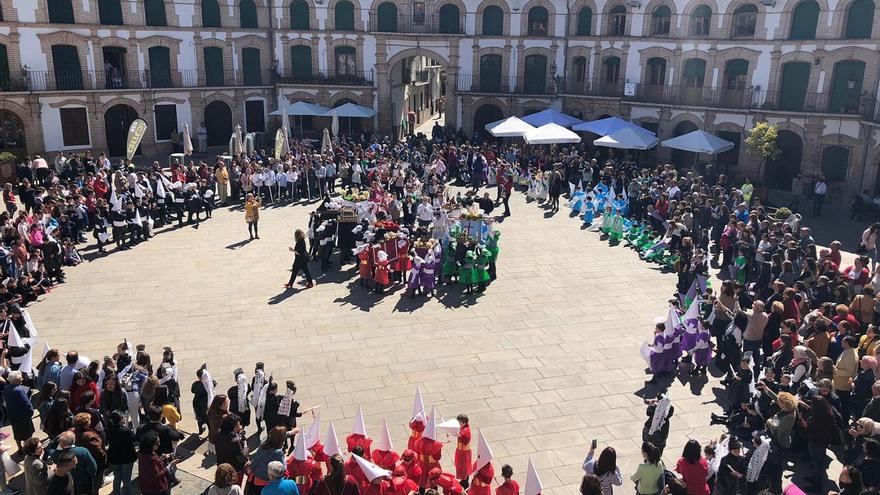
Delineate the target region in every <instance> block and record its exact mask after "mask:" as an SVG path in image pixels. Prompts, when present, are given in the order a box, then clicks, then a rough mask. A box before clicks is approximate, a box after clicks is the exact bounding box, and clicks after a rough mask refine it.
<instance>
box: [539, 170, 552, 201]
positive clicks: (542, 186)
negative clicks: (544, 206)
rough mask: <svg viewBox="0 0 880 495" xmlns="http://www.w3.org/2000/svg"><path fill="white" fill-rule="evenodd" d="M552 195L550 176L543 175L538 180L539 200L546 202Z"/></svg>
mask: <svg viewBox="0 0 880 495" xmlns="http://www.w3.org/2000/svg"><path fill="white" fill-rule="evenodd" d="M549 194H550V174H541V176H540V179H539V180H538V200H539V201H546V200H547V196H548V195H549Z"/></svg>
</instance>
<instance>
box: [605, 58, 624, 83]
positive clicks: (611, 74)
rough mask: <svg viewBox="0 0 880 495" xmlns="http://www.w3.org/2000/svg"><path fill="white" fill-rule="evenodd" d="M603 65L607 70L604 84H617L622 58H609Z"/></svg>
mask: <svg viewBox="0 0 880 495" xmlns="http://www.w3.org/2000/svg"><path fill="white" fill-rule="evenodd" d="M602 65H603V67H604V68H605V71H604V72H605V74H604V79H603V82H604V83H605V84H617V79H618V77H619V76H620V58H619V57H607V58H606V59H605V60H604V61H603V62H602Z"/></svg>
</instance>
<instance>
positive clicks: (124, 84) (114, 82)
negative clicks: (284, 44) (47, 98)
mask: <svg viewBox="0 0 880 495" xmlns="http://www.w3.org/2000/svg"><path fill="white" fill-rule="evenodd" d="M275 79H276V78H275V77H273V74H272V71H271V70H268V69H267V70H259V71H238V72H236V71H231V70H228V71H227V70H224V71H216V72H212V71H204V72H202V73H201V74H200V71H198V70H196V69H186V70H172V71H169V72H164V71H155V72H154V71H149V70H142V71H89V70H83V71H64V70H59V71H54V72H53V71H35V70H28V71H24V73H23V76H22V77H21V78H19V79H11V80H10V83H9V87H10V89H6V87H5V85H0V90H6V91H84V90H95V89H108V90H124V89H160V88H198V87H221V86H232V87H248V86H270V85H272V84H274V83H275Z"/></svg>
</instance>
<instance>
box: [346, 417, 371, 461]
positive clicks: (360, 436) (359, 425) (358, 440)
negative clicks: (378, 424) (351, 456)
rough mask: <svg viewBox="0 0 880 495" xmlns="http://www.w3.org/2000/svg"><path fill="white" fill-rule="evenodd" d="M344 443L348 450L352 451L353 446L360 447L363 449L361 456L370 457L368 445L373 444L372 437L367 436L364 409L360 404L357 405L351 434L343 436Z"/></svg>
mask: <svg viewBox="0 0 880 495" xmlns="http://www.w3.org/2000/svg"><path fill="white" fill-rule="evenodd" d="M345 444H346V445H347V446H348V451H349V452H354V448H355V447H360V448H361V450H362V451H363V454H362V456H363V458H364V459H371V457H370V445H372V444H373V439H372V438H370V437H368V436H367V426H366V424H365V423H364V410H363V409H362V408H361V407H360V406H358V412H357V416H355V418H354V427H353V428H352V429H351V435H349V436H347V437H346V438H345Z"/></svg>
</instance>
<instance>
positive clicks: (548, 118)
mask: <svg viewBox="0 0 880 495" xmlns="http://www.w3.org/2000/svg"><path fill="white" fill-rule="evenodd" d="M522 120H523V122H525V123H527V124H529V125H531V126H534V127H540V126H543V125H545V124H557V125H559V126H562V127H571V126H573V125H578V124H582V123H583V122H584V121H583V120H581V119H578V118H575V117H572V116H571V115H566V114H564V113H562V112H559V111H556V110H553V109H552V108H548V109H547V110H541V111H540V112H537V113H533V114H531V115H526V116H525V117H523V118H522Z"/></svg>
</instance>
